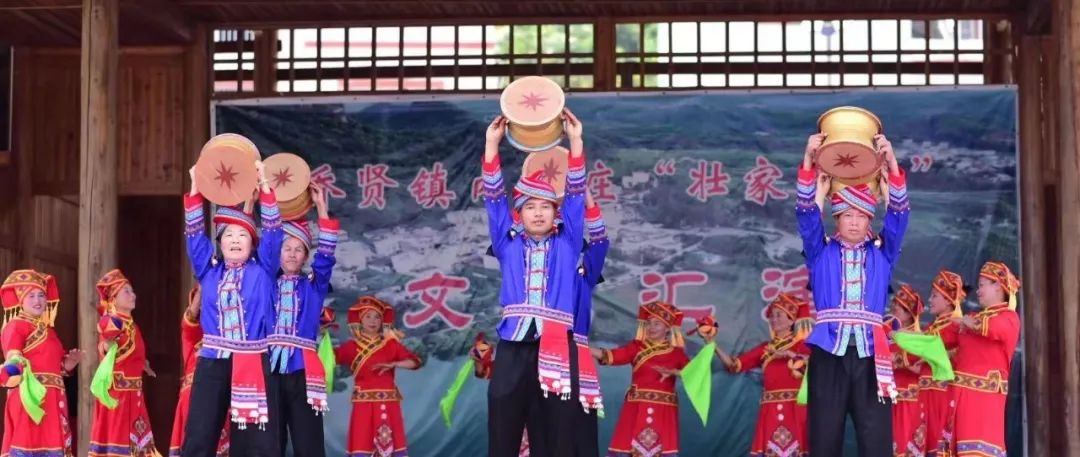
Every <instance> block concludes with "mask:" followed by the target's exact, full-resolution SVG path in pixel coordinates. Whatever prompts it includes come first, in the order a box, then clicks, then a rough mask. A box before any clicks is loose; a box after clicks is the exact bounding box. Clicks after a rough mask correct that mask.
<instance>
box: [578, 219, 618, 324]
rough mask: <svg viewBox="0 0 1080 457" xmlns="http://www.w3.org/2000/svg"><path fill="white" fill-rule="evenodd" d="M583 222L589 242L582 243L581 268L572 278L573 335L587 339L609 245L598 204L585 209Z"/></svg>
mask: <svg viewBox="0 0 1080 457" xmlns="http://www.w3.org/2000/svg"><path fill="white" fill-rule="evenodd" d="M585 225H586V227H587V228H588V230H589V243H588V244H587V245H586V246H585V254H584V255H583V256H582V262H581V263H582V265H581V269H580V270H579V271H578V275H577V277H576V278H575V281H574V282H575V286H574V287H575V289H576V290H577V301H576V302H575V303H574V338H575V339H578V340H579V341H582V342H587V341H588V338H589V330H590V328H591V327H592V293H593V288H595V287H596V285H597V284H599V283H600V278H601V274H602V273H603V272H604V259H605V258H607V251H608V247H609V245H610V243H609V241H608V237H607V228H606V227H605V226H604V219H603V217H601V213H600V207H599V206H594V207H592V208H586V209H585Z"/></svg>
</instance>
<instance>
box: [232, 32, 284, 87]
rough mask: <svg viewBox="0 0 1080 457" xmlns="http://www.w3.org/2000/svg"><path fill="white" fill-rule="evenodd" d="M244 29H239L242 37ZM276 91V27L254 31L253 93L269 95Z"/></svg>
mask: <svg viewBox="0 0 1080 457" xmlns="http://www.w3.org/2000/svg"><path fill="white" fill-rule="evenodd" d="M243 35H244V30H240V37H241V39H243ZM276 92H277V29H262V30H256V31H255V94H256V95H258V96H260V97H266V96H271V95H273V94H274V93H276Z"/></svg>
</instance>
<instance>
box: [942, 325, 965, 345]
mask: <svg viewBox="0 0 1080 457" xmlns="http://www.w3.org/2000/svg"><path fill="white" fill-rule="evenodd" d="M938 335H939V336H941V342H942V343H945V349H950V350H951V349H955V348H956V345H957V344H959V343H960V326H958V325H956V324H954V323H949V325H946V326H945V327H943V328H942V329H941V331H940V332H939V333H938Z"/></svg>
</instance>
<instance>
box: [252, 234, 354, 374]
mask: <svg viewBox="0 0 1080 457" xmlns="http://www.w3.org/2000/svg"><path fill="white" fill-rule="evenodd" d="M340 225H341V224H340V222H339V221H338V220H337V219H319V246H318V248H317V249H316V250H315V254H314V257H312V260H311V275H308V276H300V275H282V276H280V277H278V280H277V284H276V286H277V288H276V292H277V293H276V294H275V299H276V300H275V302H274V326H273V327H272V328H271V329H270V331H271V334H270V338H269V342H270V371H271V372H273V373H285V374H287V373H295V372H297V371H300V370H303V369H304V356H303V352H302V351H300V350H297V349H296V348H297V347H300V348H304V347H307V348H310V349H312V350H314V349H316V344H317V341H318V339H319V316H320V315H321V314H322V308H323V300H324V299H325V298H326V294H327V293H328V292H329V291H330V274H331V273H332V272H333V271H334V264H336V263H337V258H335V257H334V249H336V247H337V240H338V229H339V228H340ZM283 361H284V363H282V362H283Z"/></svg>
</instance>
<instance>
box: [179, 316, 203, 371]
mask: <svg viewBox="0 0 1080 457" xmlns="http://www.w3.org/2000/svg"><path fill="white" fill-rule="evenodd" d="M202 337H203V331H202V326H201V325H199V323H198V322H192V321H190V320H188V316H187V314H186V313H185V314H184V318H183V319H182V320H181V321H180V350H181V351H182V352H183V355H184V360H187V359H188V358H190V356H191V353H192V352H194V351H195V345H197V344H199V341H202Z"/></svg>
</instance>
